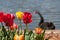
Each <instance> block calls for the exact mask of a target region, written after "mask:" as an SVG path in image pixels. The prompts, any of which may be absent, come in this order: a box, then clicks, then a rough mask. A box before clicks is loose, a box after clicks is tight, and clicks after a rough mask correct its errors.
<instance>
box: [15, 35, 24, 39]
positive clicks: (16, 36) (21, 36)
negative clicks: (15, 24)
mask: <svg viewBox="0 0 60 40" xmlns="http://www.w3.org/2000/svg"><path fill="white" fill-rule="evenodd" d="M14 40H24V35H17V34H16V35H15V36H14Z"/></svg>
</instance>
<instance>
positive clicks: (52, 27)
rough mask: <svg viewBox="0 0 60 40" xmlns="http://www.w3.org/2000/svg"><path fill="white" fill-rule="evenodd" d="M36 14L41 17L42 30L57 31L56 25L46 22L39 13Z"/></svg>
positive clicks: (40, 25)
mask: <svg viewBox="0 0 60 40" xmlns="http://www.w3.org/2000/svg"><path fill="white" fill-rule="evenodd" d="M35 13H37V14H38V15H39V16H40V22H39V24H38V25H39V27H41V28H42V29H49V30H50V29H52V30H53V29H55V25H54V24H53V23H52V22H44V18H43V16H42V15H41V14H40V12H39V11H36V12H35Z"/></svg>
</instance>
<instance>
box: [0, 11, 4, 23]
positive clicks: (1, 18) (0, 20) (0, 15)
mask: <svg viewBox="0 0 60 40" xmlns="http://www.w3.org/2000/svg"><path fill="white" fill-rule="evenodd" d="M0 22H3V12H0Z"/></svg>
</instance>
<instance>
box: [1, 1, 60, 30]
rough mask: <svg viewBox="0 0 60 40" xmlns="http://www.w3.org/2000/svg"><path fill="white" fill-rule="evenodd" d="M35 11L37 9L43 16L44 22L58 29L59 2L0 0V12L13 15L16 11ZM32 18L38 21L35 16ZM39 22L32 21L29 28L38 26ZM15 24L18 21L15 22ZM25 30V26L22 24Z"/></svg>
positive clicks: (59, 26) (59, 21) (59, 27)
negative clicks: (52, 24) (50, 23)
mask: <svg viewBox="0 0 60 40" xmlns="http://www.w3.org/2000/svg"><path fill="white" fill-rule="evenodd" d="M35 9H38V10H39V11H40V12H41V14H42V15H43V17H44V19H45V21H47V22H50V21H51V22H53V23H54V24H55V26H56V29H60V0H0V11H4V12H8V13H13V14H15V12H16V11H29V12H31V13H33V11H34V10H35ZM32 15H33V18H37V19H39V16H38V15H37V14H32ZM39 21H40V20H33V22H32V23H31V24H29V28H30V29H33V28H34V27H36V26H38V23H39ZM15 22H16V23H17V24H19V23H18V20H15ZM22 25H23V28H25V24H23V23H22Z"/></svg>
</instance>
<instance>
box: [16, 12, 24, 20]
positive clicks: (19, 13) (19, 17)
mask: <svg viewBox="0 0 60 40" xmlns="http://www.w3.org/2000/svg"><path fill="white" fill-rule="evenodd" d="M16 17H17V18H18V19H19V20H21V19H22V18H23V12H21V11H18V12H16Z"/></svg>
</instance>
